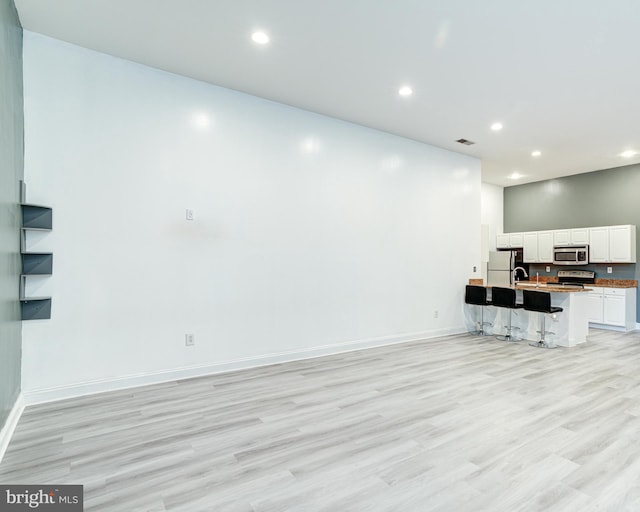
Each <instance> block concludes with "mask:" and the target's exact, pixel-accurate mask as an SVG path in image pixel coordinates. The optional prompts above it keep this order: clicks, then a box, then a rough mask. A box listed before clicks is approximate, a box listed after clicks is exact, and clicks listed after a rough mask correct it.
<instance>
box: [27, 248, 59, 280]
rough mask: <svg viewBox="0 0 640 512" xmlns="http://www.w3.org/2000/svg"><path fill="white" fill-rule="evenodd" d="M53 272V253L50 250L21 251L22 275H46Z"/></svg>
mask: <svg viewBox="0 0 640 512" xmlns="http://www.w3.org/2000/svg"><path fill="white" fill-rule="evenodd" d="M52 273H53V254H51V253H50V252H25V253H22V275H23V276H47V275H51V274H52Z"/></svg>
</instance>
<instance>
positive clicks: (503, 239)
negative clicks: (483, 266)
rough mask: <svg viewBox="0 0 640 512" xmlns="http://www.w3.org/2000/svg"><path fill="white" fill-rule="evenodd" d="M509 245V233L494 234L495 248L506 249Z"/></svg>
mask: <svg viewBox="0 0 640 512" xmlns="http://www.w3.org/2000/svg"><path fill="white" fill-rule="evenodd" d="M509 247H510V246H509V233H504V234H501V235H496V248H498V249H508V248H509Z"/></svg>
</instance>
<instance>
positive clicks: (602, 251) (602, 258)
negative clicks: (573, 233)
mask: <svg viewBox="0 0 640 512" xmlns="http://www.w3.org/2000/svg"><path fill="white" fill-rule="evenodd" d="M589 241H590V243H589V263H607V262H608V261H609V227H608V226H600V227H598V228H589Z"/></svg>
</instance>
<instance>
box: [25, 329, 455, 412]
mask: <svg viewBox="0 0 640 512" xmlns="http://www.w3.org/2000/svg"><path fill="white" fill-rule="evenodd" d="M463 332H466V328H465V327H464V326H460V327H456V328H447V329H433V330H430V331H424V332H416V333H409V334H403V335H401V336H385V337H382V338H371V339H366V340H357V341H350V342H346V343H337V344H333V345H324V346H319V347H313V348H309V349H302V350H292V351H287V352H278V353H273V354H265V355H262V356H258V357H253V358H246V359H236V360H231V361H224V362H220V363H213V364H204V365H197V366H189V367H182V368H172V369H168V370H161V371H157V372H148V373H141V374H136V375H125V376H122V377H116V378H113V379H100V380H95V381H91V382H82V383H77V384H71V385H68V386H57V387H51V388H45V389H33V390H23V394H24V401H25V403H26V405H33V404H40V403H45V402H53V401H56V400H65V399H67V398H75V397H78V396H84V395H92V394H95V393H104V392H107V391H117V390H122V389H128V388H134V387H139V386H148V385H150V384H159V383H162V382H170V381H174V380H182V379H189V378H193V377H202V376H206V375H213V374H216V373H226V372H231V371H237V370H246V369H249V368H255V367H258V366H267V365H271V364H278V363H286V362H290V361H299V360H301V359H310V358H314V357H322V356H328V355H333V354H339V353H342V352H351V351H354V350H363V349H367V348H374V347H382V346H385V345H394V344H397V343H407V342H410V341H419V340H426V339H429V338H437V337H440V336H447V335H451V334H460V333H463Z"/></svg>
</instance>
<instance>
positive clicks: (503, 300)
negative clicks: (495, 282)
mask: <svg viewBox="0 0 640 512" xmlns="http://www.w3.org/2000/svg"><path fill="white" fill-rule="evenodd" d="M491 303H492V304H493V305H494V306H498V307H502V308H512V307H514V306H515V305H516V291H515V290H513V289H511V288H500V287H498V286H494V287H493V288H491Z"/></svg>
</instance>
